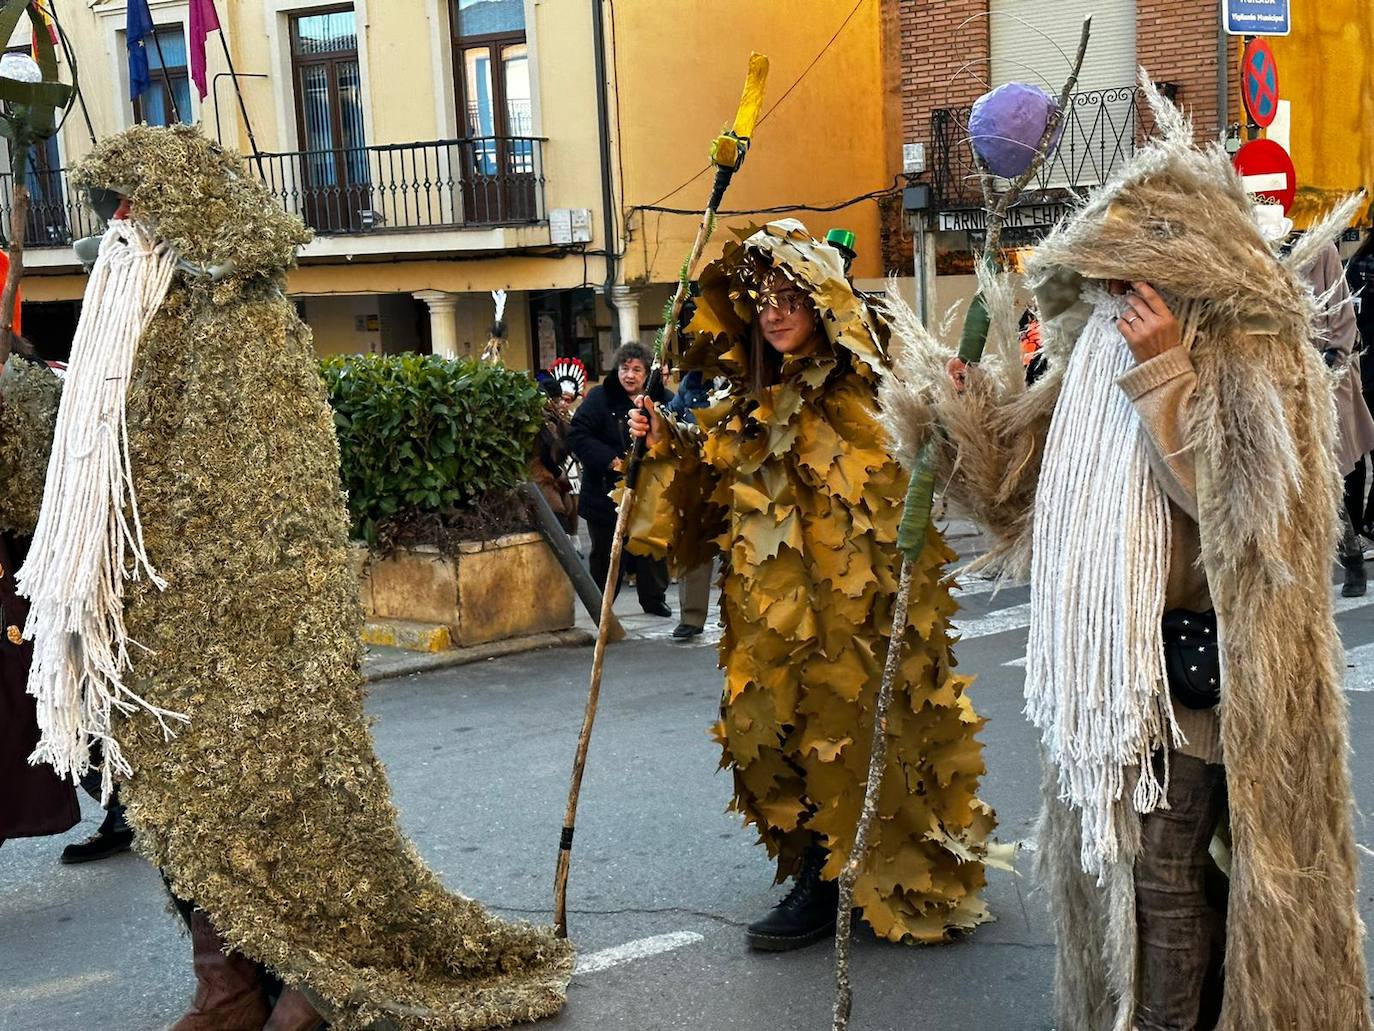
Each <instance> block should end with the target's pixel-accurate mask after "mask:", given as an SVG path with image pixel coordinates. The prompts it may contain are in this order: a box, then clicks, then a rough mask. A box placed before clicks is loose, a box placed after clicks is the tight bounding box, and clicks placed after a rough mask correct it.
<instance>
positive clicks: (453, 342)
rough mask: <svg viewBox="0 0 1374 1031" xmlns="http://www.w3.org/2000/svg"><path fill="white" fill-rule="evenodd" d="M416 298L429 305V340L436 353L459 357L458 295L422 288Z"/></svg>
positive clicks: (447, 356) (446, 356)
mask: <svg viewBox="0 0 1374 1031" xmlns="http://www.w3.org/2000/svg"><path fill="white" fill-rule="evenodd" d="M415 298H416V300H420V301H424V302H425V304H427V305H429V340H430V346H431V347H432V348H433V350H434V353H435V354H438V355H442V356H443V357H445V358H457V357H458V295H457V294H446V293H444V292H443V291H442V290H421V291H419V292H418V293H416V294H415Z"/></svg>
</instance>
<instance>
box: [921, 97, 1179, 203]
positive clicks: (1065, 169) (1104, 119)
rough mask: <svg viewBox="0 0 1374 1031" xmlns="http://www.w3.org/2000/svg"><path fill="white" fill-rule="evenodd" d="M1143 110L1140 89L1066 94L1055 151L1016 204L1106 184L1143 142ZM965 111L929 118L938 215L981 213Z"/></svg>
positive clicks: (939, 112)
mask: <svg viewBox="0 0 1374 1031" xmlns="http://www.w3.org/2000/svg"><path fill="white" fill-rule="evenodd" d="M1160 88H1161V90H1162V91H1163V92H1164V93H1165V94H1166V95H1168V96H1171V97H1172V96H1173V95H1174V93H1175V92H1176V89H1177V88H1176V87H1175V86H1173V85H1172V84H1170V83H1163V84H1160ZM1143 108H1144V99H1143V96H1142V93H1141V90H1140V87H1139V86H1121V87H1118V88H1116V89H1104V90H1086V91H1084V92H1081V93H1074V94H1071V95H1070V97H1069V107H1068V111H1066V112H1065V116H1064V131H1063V135H1062V136H1061V137H1060V141H1059V146H1058V148H1057V149H1056V150H1055V152H1054V154H1053V155H1052V156H1051V158H1050V160H1049V161H1047V162H1045V164H1044V166H1043V167H1042V168H1041V170H1040V172H1039V173H1038V174H1037V175H1036V176H1035V178H1034V179H1032V180H1031V182H1030V183H1029V184H1027V186H1026V189H1025V190H1024V191H1023V192H1022V194H1021V199H1020V201H1019V203H1020V204H1022V205H1036V204H1053V203H1058V202H1061V201H1063V200H1065V199H1066V198H1067V197H1068V196H1069V195H1070V194H1072V193H1084V192H1086V191H1088V190H1091V189H1092V188H1093V187H1094V186H1099V185H1101V184H1102V183H1104V182H1106V181H1107V180H1108V179H1110V178H1111V176H1112V175H1113V173H1115V172H1116V171H1117V169H1119V168H1120V167H1121V166H1122V165H1123V164H1125V162H1126V161H1127V160H1129V159H1130V158H1131V156H1132V155H1133V154H1134V153H1135V151H1136V148H1137V147H1138V146H1139V145H1140V144H1141V142H1142V141H1143V140H1144V137H1145V133H1146V126H1145V123H1144V121H1143V119H1142V115H1143V114H1144V110H1143ZM970 111H971V108H969V107H946V108H939V109H937V110H935V111H933V112H931V116H930V132H931V143H932V149H933V151H934V163H933V168H932V176H933V179H934V183H933V185H934V191H933V192H934V201H935V205H936V207H937V208H938V209H941V210H951V209H958V208H971V207H980V206H981V205H982V203H983V194H982V190H981V187H980V185H979V177H978V169H977V166H976V165H975V164H974V161H973V153H972V151H971V150H970V148H969V130H968V121H969V113H970ZM1002 185H1005V184H1002Z"/></svg>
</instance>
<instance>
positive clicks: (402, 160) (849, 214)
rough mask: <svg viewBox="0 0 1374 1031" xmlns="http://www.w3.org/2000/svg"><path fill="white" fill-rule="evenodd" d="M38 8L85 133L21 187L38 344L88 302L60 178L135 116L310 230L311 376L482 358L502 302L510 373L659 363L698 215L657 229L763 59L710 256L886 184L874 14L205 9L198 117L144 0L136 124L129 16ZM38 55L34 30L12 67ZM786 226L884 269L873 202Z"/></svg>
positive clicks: (378, 4) (825, 3) (886, 138)
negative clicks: (237, 173)
mask: <svg viewBox="0 0 1374 1031" xmlns="http://www.w3.org/2000/svg"><path fill="white" fill-rule="evenodd" d="M53 6H54V9H55V13H56V15H57V18H58V20H59V22H60V23H61V27H62V29H63V30H64V31H65V32H66V34H67V35H68V36H69V37H70V39H71V41H72V44H73V46H74V48H75V51H76V54H77V56H78V59H79V66H80V72H81V86H82V94H83V96H84V99H85V106H86V112H87V113H88V114H89V125H88V122H87V118H86V117H85V115H83V113H82V112H81V110H80V109H77V110H76V111H74V112H73V114H72V116H71V117H70V118H69V119H68V121H67V123H66V125H65V126H64V127H63V130H62V132H61V134H60V135H59V137H58V139H57V140H55V141H54V142H53V143H52V144H51V145H50V146H49V147H48V148H47V150H46V152H45V153H44V154H43V155H41V160H40V161H38V162H37V164H36V166H35V167H33V168H31V170H30V174H29V176H28V179H29V185H30V190H31V193H32V194H33V198H34V210H33V213H32V214H31V217H30V229H29V240H30V243H29V247H30V250H29V251H28V254H27V259H26V277H25V283H24V290H25V297H26V300H27V307H26V325H27V326H28V327H29V328H31V330H32V331H33V332H34V333H35V334H36V335H38V336H39V337H40V338H42V337H44V335H45V334H46V335H47V336H50V337H52V338H53V339H54V340H56V341H57V343H53V342H52V341H49V340H48V339H39V341H38V342H39V343H40V345H41V346H44V347H46V348H47V349H48V350H52V349H54V348H55V347H57V346H59V345H60V339H58V338H60V337H61V336H62V334H64V333H66V334H68V337H69V334H70V329H71V327H73V326H74V324H75V302H76V301H78V300H79V298H80V296H81V293H82V290H83V288H84V283H85V276H84V273H83V272H82V270H81V268H80V266H79V264H78V263H77V261H76V258H75V255H74V252H73V251H72V249H71V246H70V243H71V240H72V239H73V238H79V237H81V236H83V235H89V234H90V233H92V232H96V231H98V229H99V226H98V225H96V224H95V223H94V220H93V216H92V215H91V214H90V213H89V212H88V211H86V210H85V208H84V206H83V205H82V203H81V201H80V198H79V197H77V196H76V195H75V192H74V191H73V190H72V189H71V188H70V184H69V183H68V181H67V175H66V169H67V168H69V167H70V166H71V164H72V163H73V162H74V161H76V160H77V159H79V158H80V157H81V155H82V154H84V153H85V152H86V151H87V150H88V149H89V147H90V141H91V136H92V134H94V135H95V136H97V137H99V136H103V135H106V134H109V133H113V132H117V131H119V130H121V129H123V128H125V127H127V126H129V125H132V124H134V123H135V122H137V121H148V122H152V123H154V124H159V123H166V122H169V121H172V120H174V119H175V118H178V117H179V118H180V120H182V121H187V122H194V123H196V124H198V125H200V126H201V128H202V129H203V130H204V131H205V132H206V134H207V135H209V136H211V137H212V138H218V139H220V140H221V141H223V142H224V143H225V144H226V145H227V146H231V147H234V148H236V149H238V150H239V151H241V152H242V153H243V155H244V157H245V169H246V171H247V173H248V174H251V175H255V176H257V177H259V178H261V179H262V180H263V182H264V183H265V184H266V185H267V186H268V188H269V190H270V191H271V192H272V193H273V196H274V199H275V200H276V201H277V202H278V203H280V204H282V205H283V206H284V207H285V208H287V210H291V211H294V212H296V213H298V214H300V215H301V217H302V218H303V219H305V221H306V222H307V223H308V224H310V225H311V226H312V227H313V228H314V229H315V234H316V235H315V239H314V241H313V242H312V243H311V244H310V245H308V246H307V247H305V248H304V249H303V251H302V253H301V258H300V267H299V268H298V269H297V270H296V271H295V272H293V274H292V276H291V279H290V282H289V284H288V291H289V293H290V295H291V297H292V298H293V300H295V301H296V302H297V303H298V304H299V306H300V308H301V311H302V314H303V316H304V317H305V319H306V321H307V322H308V323H309V324H310V325H311V326H312V328H313V330H314V332H315V339H316V346H317V349H318V350H319V351H320V353H321V354H333V353H353V352H367V351H382V352H386V351H402V350H421V351H425V350H433V351H434V352H436V353H444V354H450V355H458V356H462V355H469V354H478V353H480V352H481V350H482V348H483V346H484V345H485V343H486V341H487V337H488V327H489V325H490V323H491V321H492V318H493V314H494V307H493V299H492V296H491V292H492V291H494V290H504V291H506V292H507V308H506V315H505V323H506V327H507V330H506V336H507V341H508V343H507V346H506V349H505V352H504V357H505V359H506V361H507V363H508V364H510V365H511V366H513V367H517V368H526V369H528V368H534V367H538V366H543V365H546V364H547V363H548V362H550V361H551V360H552V359H553V357H555V356H556V355H575V356H578V357H581V358H582V359H583V360H584V361H585V362H586V363H587V365H588V367H589V370H590V371H591V372H592V373H593V374H596V373H598V372H599V371H600V370H601V369H602V368H603V367H604V365H605V362H606V360H607V359H608V357H609V354H610V351H611V349H612V348H613V347H614V345H615V343H616V342H618V341H620V340H622V339H630V338H639V339H641V340H643V341H645V342H649V341H651V340H652V338H653V334H654V332H655V330H656V329H657V320H658V318H659V314H660V311H661V308H662V304H663V301H664V300H665V299H666V297H667V296H668V292H669V290H670V288H671V283H672V281H673V279H674V277H675V276H676V274H677V269H678V266H679V265H680V263H681V260H682V258H683V256H684V255H685V253H686V251H687V247H688V244H689V242H690V239H691V236H692V234H693V233H694V231H695V225H696V221H697V219H696V218H694V217H692V216H690V215H681V214H674V213H673V212H671V211H665V210H658V209H665V208H682V209H689V210H690V209H697V208H699V207H700V206H701V205H702V204H704V202H705V197H706V194H707V193H708V192H709V189H710V175H709V174H708V173H705V172H703V174H701V175H700V176H698V177H696V178H695V179H693V178H692V177H693V175H694V173H697V172H698V171H702V170H703V169H704V166H705V165H706V160H707V149H708V146H709V143H710V140H711V138H712V137H713V136H714V135H715V134H716V133H717V132H719V131H720V129H721V128H722V126H723V125H725V124H726V123H727V122H728V121H729V119H730V117H731V116H732V115H733V112H734V107H735V104H736V102H737V100H738V96H739V91H740V86H741V84H742V79H743V75H744V71H745V67H746V63H747V60H748V55H749V52H750V51H751V50H758V51H761V52H763V53H766V54H768V55H769V57H770V58H771V60H772V78H771V81H770V83H769V94H770V95H769V98H768V103H767V104H766V105H765V110H768V108H769V107H772V106H773V105H775V104H776V107H775V109H774V110H772V111H771V113H770V114H769V115H768V117H767V118H766V119H765V120H764V121H763V122H762V123H761V125H760V128H759V131H758V133H757V136H756V140H755V148H754V151H753V153H752V154H751V155H750V158H749V161H748V163H747V164H746V166H745V168H744V170H743V172H742V173H741V174H740V175H739V176H738V177H737V182H736V184H735V185H734V186H733V187H732V189H731V192H730V194H729V196H728V198H727V202H726V207H727V208H729V209H742V210H749V211H751V212H753V211H759V213H757V214H751V215H741V216H739V217H728V218H725V219H723V220H722V225H721V230H720V233H721V236H722V237H723V236H724V235H725V233H727V232H728V231H729V229H730V228H731V227H732V226H742V225H746V224H748V223H749V222H751V221H762V220H765V219H769V218H775V217H782V216H783V215H785V214H788V213H792V212H788V211H787V210H786V209H787V208H788V207H789V206H792V205H800V206H810V207H818V208H826V207H832V206H834V205H836V203H837V202H843V201H845V200H847V199H849V198H853V197H856V196H858V195H860V194H866V193H869V192H873V191H881V190H883V189H884V188H886V187H890V186H891V184H892V182H893V173H894V169H893V167H892V165H893V162H894V157H893V155H894V152H895V151H896V149H897V148H896V145H895V143H894V142H892V140H893V139H895V137H892V136H890V134H889V126H891V125H893V124H894V120H893V118H892V109H891V104H892V98H893V95H894V91H893V90H891V89H890V88H888V84H887V83H886V80H885V78H884V76H885V74H889V73H890V68H891V67H892V64H893V62H890V61H888V60H886V59H885V56H886V54H887V53H888V50H887V48H889V46H890V45H891V43H892V41H891V40H890V38H889V34H888V32H887V30H886V29H885V25H884V16H883V12H882V3H881V0H860V2H859V3H857V5H856V3H855V2H854V0H751V2H748V3H740V2H737V0H619V3H616V2H614V0H352V2H351V3H350V2H340V0H218V15H219V18H220V20H221V22H222V24H223V28H224V32H223V36H224V40H225V42H226V43H227V45H228V51H229V55H230V57H231V58H232V66H231V63H230V58H229V57H226V54H225V49H224V46H223V44H222V43H221V40H220V37H219V36H218V35H217V34H216V35H212V36H211V37H210V40H209V44H208V48H207V59H208V77H209V82H208V85H209V91H208V93H207V96H206V97H205V98H204V99H203V100H202V99H201V98H200V97H199V96H198V95H197V91H196V89H195V87H194V84H192V83H190V82H189V81H188V78H189V70H188V65H189V63H190V62H189V59H188V52H189V51H188V47H189V40H188V38H187V24H188V21H189V12H188V4H187V2H186V0H150V2H149V7H150V10H151V12H152V15H153V19H154V21H155V22H156V24H157V27H158V33H157V37H156V45H153V43H152V42H151V41H150V43H149V44H148V45H147V51H148V53H149V58H150V64H151V66H152V80H153V86H152V88H151V90H150V91H149V92H148V93H146V94H145V95H144V96H143V97H142V98H140V100H139V101H138V103H137V104H135V103H133V102H131V100H130V97H129V82H128V71H127V50H126V40H125V25H126V19H127V11H126V5H125V3H124V2H122V0H103V2H99V0H97V2H96V3H95V4H94V5H93V6H92V5H90V4H89V3H87V2H85V0H82V2H72V0H56V2H55V3H54V5H53ZM20 37H22V38H20ZM27 43H28V29H27V27H25V26H21V29H20V32H19V34H18V36H17V37H16V38H15V39H12V40H11V41H10V45H11V47H19V46H27ZM231 68H232V70H231ZM789 88H790V89H791V91H790V92H787V91H788V89H789ZM599 93H600V94H601V96H600V97H599V95H598V94H599ZM784 93H786V95H785V96H784ZM241 107H242V110H243V111H245V112H246V115H247V118H246V120H245V118H244V117H243V115H242V114H241V113H240V108H241ZM250 126H251V135H250V129H249V127H250ZM603 127H604V130H605V131H604V133H603ZM603 135H604V136H605V138H606V141H607V145H606V146H605V147H604V148H603V146H602V139H603ZM6 182H7V183H8V182H9V180H8V179H7V180H6ZM684 183H686V185H683V184H684ZM679 186H681V187H682V188H681V189H677V187H679ZM3 201H4V203H5V204H6V205H8V203H9V188H8V186H6V190H5V196H4V198H3ZM759 209H781V210H775V211H769V212H767V213H764V212H762V211H761V210H759ZM608 211H609V212H610V217H607V212H608ZM795 214H796V215H797V217H801V218H803V220H805V221H807V222H808V224H809V225H811V226H812V228H813V229H814V230H816V231H818V232H824V231H825V230H826V229H827V228H829V227H831V226H835V225H842V226H844V227H845V228H849V229H852V230H854V231H855V232H856V233H857V234H858V237H859V249H860V252H861V257H860V259H859V264H858V266H857V267H856V275H857V276H859V277H861V278H863V277H868V278H870V279H876V278H878V277H881V276H882V275H883V273H884V271H885V270H884V269H883V268H882V267H881V261H880V259H879V254H880V220H879V213H878V207H877V204H876V203H875V202H874V201H873V200H864V201H861V202H858V203H856V204H853V205H849V206H847V207H846V206H841V207H839V208H838V210H835V211H826V212H807V211H800V212H795ZM717 249H718V244H717V245H716V246H715V247H713V250H712V253H714V251H715V250H717ZM710 256H711V254H708V257H710ZM608 302H610V303H608Z"/></svg>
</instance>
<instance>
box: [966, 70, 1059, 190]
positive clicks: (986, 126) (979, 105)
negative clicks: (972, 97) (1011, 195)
mask: <svg viewBox="0 0 1374 1031" xmlns="http://www.w3.org/2000/svg"><path fill="white" fill-rule="evenodd" d="M1057 106H1058V105H1057V104H1056V102H1055V99H1054V97H1052V96H1050V95H1049V94H1048V93H1046V92H1045V91H1044V90H1042V89H1041V88H1040V87H1039V86H1033V85H1031V84H1030V83H1026V82H1009V83H1006V84H1005V85H1003V86H998V87H997V88H996V89H995V90H993V91H992V92H990V93H984V94H983V95H982V96H981V97H979V98H978V99H977V100H976V101H974V104H973V112H972V113H971V114H970V115H969V120H968V127H969V135H970V136H971V137H972V140H973V149H974V151H975V152H976V153H977V154H978V156H979V157H980V158H982V159H983V162H984V163H985V164H986V165H987V166H988V168H990V169H992V171H993V172H994V173H995V174H997V175H1000V176H1002V177H1003V178H1006V179H1015V178H1016V177H1017V176H1018V175H1020V174H1021V173H1022V172H1024V171H1025V170H1026V169H1027V168H1029V167H1030V164H1031V161H1032V160H1034V158H1035V152H1036V150H1037V148H1038V147H1039V146H1040V137H1042V136H1043V135H1044V134H1045V126H1046V124H1047V123H1048V122H1049V118H1050V114H1051V113H1052V112H1053V111H1054V110H1055V108H1056V107H1057ZM1063 134H1064V123H1063V122H1060V123H1059V128H1058V129H1057V130H1056V131H1055V135H1054V139H1053V140H1051V141H1050V146H1049V153H1051V154H1052V153H1054V148H1055V147H1057V146H1058V145H1059V138H1060V137H1061V136H1063Z"/></svg>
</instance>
